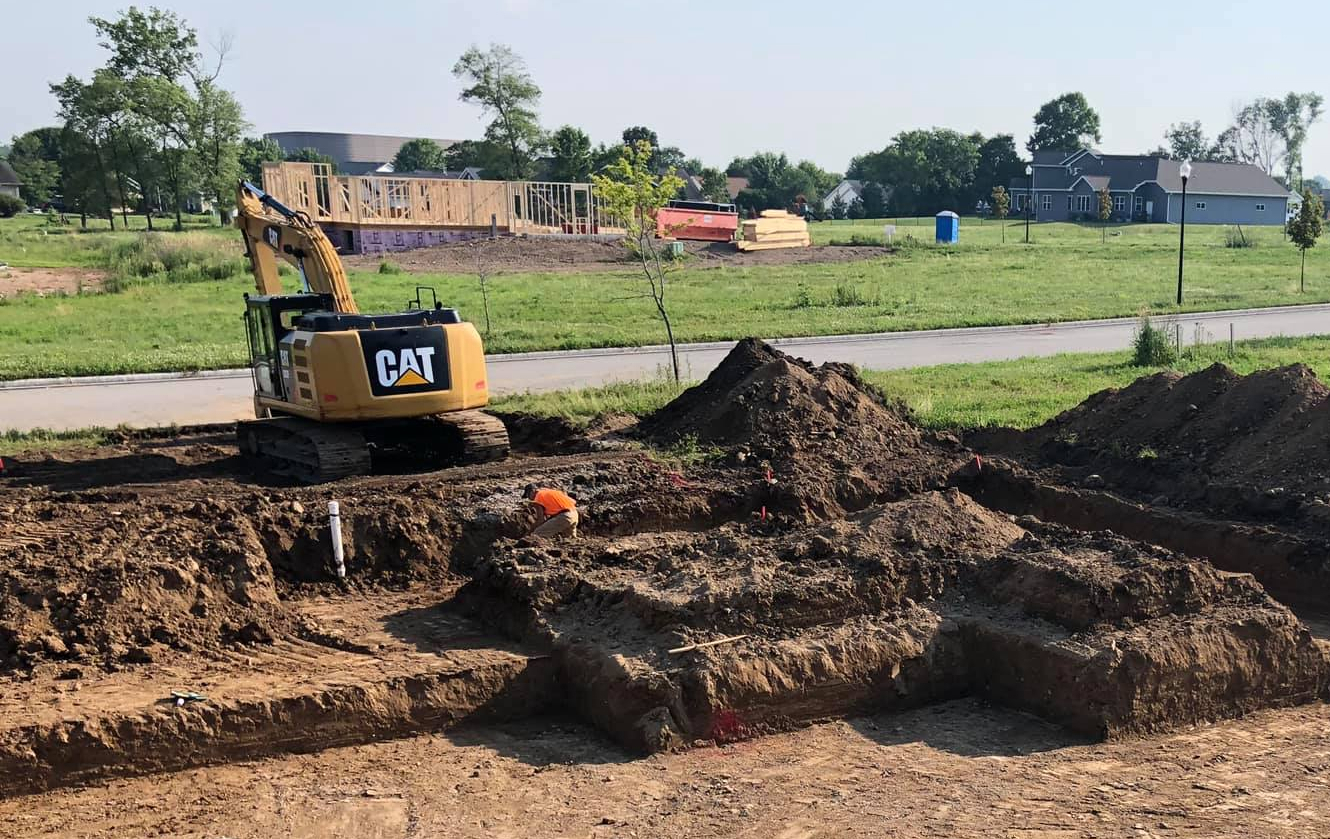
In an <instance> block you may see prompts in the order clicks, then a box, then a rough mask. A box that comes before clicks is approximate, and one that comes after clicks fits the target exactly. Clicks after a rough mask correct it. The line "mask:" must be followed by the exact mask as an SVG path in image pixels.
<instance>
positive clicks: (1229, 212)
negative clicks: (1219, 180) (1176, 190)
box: [1168, 192, 1288, 226]
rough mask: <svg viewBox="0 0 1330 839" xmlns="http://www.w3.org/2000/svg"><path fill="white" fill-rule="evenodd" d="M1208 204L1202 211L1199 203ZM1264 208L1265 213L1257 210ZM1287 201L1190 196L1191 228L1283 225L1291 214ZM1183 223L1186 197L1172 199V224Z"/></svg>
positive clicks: (1169, 199)
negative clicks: (1184, 198) (1203, 225)
mask: <svg viewBox="0 0 1330 839" xmlns="http://www.w3.org/2000/svg"><path fill="white" fill-rule="evenodd" d="M1198 201H1199V202H1201V203H1203V204H1205V209H1198V208H1197V207H1196V203H1197V202H1198ZM1257 204H1264V205H1265V209H1264V210H1258V209H1256V205H1257ZM1287 205H1288V199H1287V198H1258V197H1255V196H1251V195H1208V194H1206V193H1204V192H1188V193H1187V223H1188V224H1245V225H1251V226H1256V225H1262V224H1283V223H1284V216H1285V213H1286V212H1287ZM1181 219H1182V195H1181V194H1174V195H1170V196H1169V197H1168V220H1169V221H1170V222H1172V223H1173V224H1177V223H1178V222H1179V221H1181Z"/></svg>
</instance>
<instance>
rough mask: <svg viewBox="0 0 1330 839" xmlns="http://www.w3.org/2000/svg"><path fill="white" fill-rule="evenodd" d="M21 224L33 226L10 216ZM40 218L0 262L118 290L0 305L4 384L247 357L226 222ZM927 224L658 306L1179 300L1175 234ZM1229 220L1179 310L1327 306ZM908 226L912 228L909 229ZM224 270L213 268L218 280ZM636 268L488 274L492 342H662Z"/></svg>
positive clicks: (1327, 264) (1287, 261)
mask: <svg viewBox="0 0 1330 839" xmlns="http://www.w3.org/2000/svg"><path fill="white" fill-rule="evenodd" d="M16 221H21V222H22V223H23V224H24V225H27V227H26V228H25V229H22V230H19V229H16V226H15V225H14V224H13V223H14V222H16ZM38 221H41V219H38V218H37V217H31V218H23V219H11V220H5V221H0V261H4V262H9V263H10V264H12V265H16V266H18V265H24V264H29V265H39V264H48V263H50V264H57V265H58V264H64V265H95V266H102V267H106V268H108V269H109V270H111V271H112V273H113V275H114V278H115V283H114V284H113V287H115V288H117V289H120V290H119V291H118V292H117V293H113V294H86V295H77V296H69V297H46V298H39V297H35V296H25V295H20V296H18V297H14V298H12V299H6V300H0V379H13V378H22V377H28V376H45V375H86V374H96V373H113V372H131V371H156V370H173V369H207V368H218V367H228V366H236V365H240V364H241V363H242V362H243V359H244V352H245V350H244V340H243V335H242V332H241V328H240V312H241V302H240V301H241V294H242V293H244V292H245V291H248V290H250V289H251V282H250V279H249V277H248V275H247V274H246V273H245V272H244V271H243V264H242V263H240V262H239V261H238V258H239V245H238V237H236V236H235V235H234V233H233V232H232V233H230V234H229V235H222V234H223V233H225V232H226V231H221V230H218V229H212V230H198V231H191V232H187V233H184V234H159V235H158V236H156V237H153V238H152V239H145V237H143V236H142V235H136V234H129V233H115V234H112V233H109V232H108V233H87V234H55V235H50V234H44V233H43V232H42V231H41V230H40V229H37V228H34V227H33V225H34V223H35V222H38ZM931 224H932V220H931V219H923V220H921V222H920V224H918V225H914V224H912V223H911V222H910V220H908V219H903V220H900V221H899V223H898V226H897V236H896V244H897V245H898V246H899V247H898V249H897V250H896V251H895V252H894V253H891V254H885V253H884V255H883V257H881V258H878V259H870V260H866V261H859V262H851V263H838V264H828V265H805V266H782V267H768V268H743V267H714V268H701V267H696V266H689V265H687V264H685V265H684V266H683V267H682V268H681V269H680V270H679V271H678V273H677V274H676V275H674V279H673V281H672V284H671V286H670V290H669V296H668V303H669V306H670V310H671V314H672V317H673V319H674V324H675V333H676V336H677V337H678V338H679V340H681V341H704V340H720V339H728V338H739V337H743V336H745V335H760V336H763V337H787V336H798V335H826V334H835V333H853V332H874V331H894V330H908V329H922V328H937V327H955V326H981V325H997V324H1010V323H1045V322H1054V321H1063V320H1076V319H1082V318H1101V317H1114V316H1124V315H1134V314H1137V313H1138V312H1139V311H1140V310H1141V309H1142V308H1149V309H1150V310H1151V311H1153V312H1157V313H1168V312H1172V311H1176V309H1175V307H1174V306H1173V304H1172V299H1173V294H1174V287H1175V283H1176V277H1177V273H1176V272H1177V250H1176V249H1177V228H1176V227H1170V226H1165V225H1135V226H1124V227H1120V228H1110V230H1109V232H1110V233H1120V235H1116V236H1114V235H1110V236H1108V237H1107V242H1105V243H1101V241H1100V231H1099V229H1098V228H1087V227H1081V226H1077V225H1072V224H1045V225H1038V226H1036V227H1035V230H1034V244H1032V245H1025V244H1022V243H1021V242H1020V236H1021V231H1022V230H1023V228H1021V227H1020V225H1019V224H1018V223H1017V222H1008V224H1009V227H1008V231H1007V232H1008V236H1007V242H1006V244H1002V243H1001V242H1000V235H1001V228H1000V226H999V225H998V224H997V223H994V222H983V223H980V222H978V221H977V220H972V219H965V220H963V222H962V226H961V243H960V244H959V245H957V246H953V247H938V246H935V245H933V244H931V238H932V236H931V233H932V227H931ZM881 225H882V222H881V221H873V222H856V223H852V224H851V223H844V222H825V223H821V224H815V225H813V236H814V238H815V240H816V241H819V242H829V241H832V240H840V239H849V238H850V237H851V236H852V235H854V234H855V233H856V232H857V233H859V234H860V235H878V236H880V235H881ZM1225 233H1226V229H1225V228H1220V227H1202V226H1195V227H1193V228H1191V229H1189V231H1188V236H1187V260H1188V261H1187V265H1188V269H1187V298H1186V305H1185V306H1184V307H1183V308H1184V310H1186V311H1199V310H1205V309H1225V308H1242V307H1248V306H1273V305H1285V304H1292V303H1310V302H1324V301H1330V249H1328V248H1326V247H1320V248H1316V249H1314V250H1313V251H1311V252H1310V253H1309V255H1308V259H1307V277H1308V279H1307V292H1306V293H1305V294H1299V293H1298V279H1297V277H1298V275H1297V265H1298V258H1297V252H1296V251H1295V250H1294V249H1293V247H1292V246H1291V245H1288V244H1286V243H1284V242H1283V240H1282V236H1281V234H1280V232H1279V231H1278V230H1277V229H1270V228H1265V229H1260V230H1257V231H1252V230H1248V231H1246V233H1247V235H1248V236H1249V237H1252V238H1254V239H1255V240H1256V242H1257V243H1258V247H1255V248H1247V249H1231V248H1226V247H1225V246H1224V237H1225ZM907 234H909V235H912V236H914V237H915V238H914V239H913V240H912V239H910V238H908V237H907ZM228 274H229V276H228V277H227V279H223V280H214V279H209V278H210V277H214V276H219V275H220V276H226V275H228ZM351 281H352V285H353V286H354V288H355V291H356V294H357V297H358V299H359V302H360V305H361V308H362V309H364V310H366V311H374V310H386V309H395V308H399V307H401V306H402V305H403V304H404V303H405V302H406V301H407V300H408V299H410V298H411V297H413V296H414V286H415V285H417V284H427V285H433V286H435V287H436V289H437V290H438V293H439V297H440V298H441V299H442V300H444V301H446V302H447V303H448V304H449V305H455V306H457V307H458V308H459V309H461V311H462V313H463V315H464V316H468V317H470V318H472V319H473V320H478V319H479V318H480V316H481V309H480V294H479V290H478V288H477V285H476V282H475V280H474V278H473V277H470V276H466V275H409V274H398V275H386V274H383V275H381V274H377V273H372V272H357V273H353V274H352V276H351ZM641 291H642V287H641V284H640V281H639V280H638V279H637V277H636V276H635V275H634V274H632V273H631V272H627V271H620V272H604V273H588V274H568V273H558V274H554V273H550V274H541V273H531V274H508V275H499V276H496V277H494V278H492V279H491V281H490V298H491V301H490V308H491V311H492V314H493V318H494V332H493V334H492V335H491V336H489V339H488V342H487V348H488V349H489V350H490V351H493V352H514V351H522V350H536V349H560V348H584V347H603V346H616V345H640V344H647V343H659V342H661V341H662V339H663V330H662V329H661V326H660V324H659V322H658V321H657V320H656V319H655V318H654V317H653V308H652V306H651V304H650V301H649V300H645V299H642V297H641Z"/></svg>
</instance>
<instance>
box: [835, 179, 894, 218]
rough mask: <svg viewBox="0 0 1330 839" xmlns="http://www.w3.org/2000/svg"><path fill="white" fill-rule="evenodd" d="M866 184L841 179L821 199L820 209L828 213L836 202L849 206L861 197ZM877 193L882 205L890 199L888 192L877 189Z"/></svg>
mask: <svg viewBox="0 0 1330 839" xmlns="http://www.w3.org/2000/svg"><path fill="white" fill-rule="evenodd" d="M866 184H867V182H866V181H855V180H850V179H849V178H842V179H841V182H840V183H838V184H836V187H835V189H833V190H831V192H828V193H827V194H826V196H824V197H823V198H822V209H823V210H826V211H827V212H830V211H831V206H832V205H833V204H835V203H836V201H837V200H839V201H840V202H841V203H842V204H844V205H845V206H846V207H848V206H850V205H851V204H853V203H854V202H855V201H858V200H859V199H860V198H862V197H863V194H864V187H865V185H866ZM878 191H879V192H881V193H882V203H883V204H885V203H886V202H887V199H888V198H889V197H890V196H889V194H888V190H886V189H884V188H882V187H878Z"/></svg>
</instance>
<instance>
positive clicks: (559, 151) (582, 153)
mask: <svg viewBox="0 0 1330 839" xmlns="http://www.w3.org/2000/svg"><path fill="white" fill-rule="evenodd" d="M550 157H551V160H550V180H553V181H566V182H569V183H582V182H583V181H586V180H587V179H588V178H590V177H591V138H590V137H588V136H587V135H586V132H585V131H583V130H582V129H580V128H575V127H573V126H571V125H565V126H563V127H562V128H560V129H559V130H558V131H555V132H554V133H553V134H551V135H550Z"/></svg>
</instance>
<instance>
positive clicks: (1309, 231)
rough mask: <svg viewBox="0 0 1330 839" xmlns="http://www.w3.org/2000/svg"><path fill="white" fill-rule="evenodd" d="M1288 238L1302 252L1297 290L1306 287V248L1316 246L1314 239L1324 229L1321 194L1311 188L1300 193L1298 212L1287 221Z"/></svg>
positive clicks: (1323, 207)
mask: <svg viewBox="0 0 1330 839" xmlns="http://www.w3.org/2000/svg"><path fill="white" fill-rule="evenodd" d="M1287 229H1288V238H1289V239H1290V240H1291V241H1292V242H1293V244H1295V245H1297V246H1298V250H1299V251H1301V252H1302V272H1301V274H1300V275H1299V279H1298V291H1299V292H1301V291H1304V290H1305V289H1306V287H1307V249H1308V248H1314V247H1316V240H1317V239H1319V238H1321V234H1322V233H1323V232H1324V231H1325V204H1324V203H1323V202H1322V201H1321V196H1319V195H1317V194H1316V193H1315V192H1313V191H1312V190H1310V189H1308V190H1304V191H1303V193H1302V206H1301V207H1300V208H1299V209H1298V214H1297V215H1296V216H1294V217H1293V218H1291V219H1289V221H1288V228H1287Z"/></svg>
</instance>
